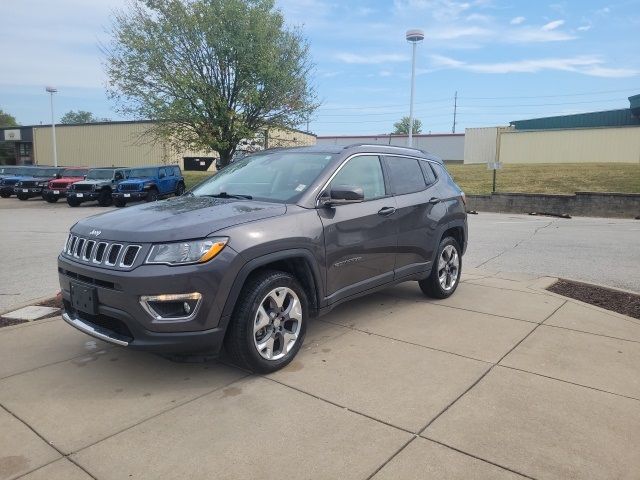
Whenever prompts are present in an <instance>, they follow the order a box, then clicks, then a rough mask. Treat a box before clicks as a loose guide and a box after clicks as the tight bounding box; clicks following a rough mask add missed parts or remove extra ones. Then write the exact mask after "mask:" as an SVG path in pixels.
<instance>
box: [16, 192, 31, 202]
mask: <svg viewBox="0 0 640 480" xmlns="http://www.w3.org/2000/svg"><path fill="white" fill-rule="evenodd" d="M16 196H17V197H18V200H22V201H23V202H24V201H26V200H29V197H28V196H27V195H25V194H24V193H18V194H17V195H16Z"/></svg>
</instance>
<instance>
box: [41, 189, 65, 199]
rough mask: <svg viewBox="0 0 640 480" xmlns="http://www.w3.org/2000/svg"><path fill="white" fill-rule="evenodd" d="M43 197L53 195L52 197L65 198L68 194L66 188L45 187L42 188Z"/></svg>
mask: <svg viewBox="0 0 640 480" xmlns="http://www.w3.org/2000/svg"><path fill="white" fill-rule="evenodd" d="M42 196H43V197H51V198H65V197H66V196H67V189H66V188H52V189H48V188H45V189H44V190H42Z"/></svg>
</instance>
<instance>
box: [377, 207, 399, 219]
mask: <svg viewBox="0 0 640 480" xmlns="http://www.w3.org/2000/svg"><path fill="white" fill-rule="evenodd" d="M395 212H396V209H395V207H382V208H381V209H380V210H378V215H382V216H383V217H387V216H389V215H393V214H394V213H395Z"/></svg>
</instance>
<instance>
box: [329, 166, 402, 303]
mask: <svg viewBox="0 0 640 480" xmlns="http://www.w3.org/2000/svg"><path fill="white" fill-rule="evenodd" d="M337 185H354V186H359V187H362V189H363V191H364V197H365V198H364V201H363V202H362V203H353V204H348V205H338V206H335V207H331V208H329V207H323V208H318V214H319V215H320V219H321V220H322V224H323V226H324V237H325V251H326V276H327V296H328V297H329V303H334V302H335V301H338V300H340V299H343V298H346V297H349V296H351V295H354V294H356V293H359V292H361V291H364V290H367V289H369V288H372V287H375V286H378V285H382V284H384V283H386V282H390V281H391V280H393V268H394V265H395V249H396V227H395V223H394V211H395V201H394V199H393V197H392V196H391V195H390V194H389V192H388V188H387V185H386V182H385V177H384V173H383V169H382V164H381V159H380V157H379V156H377V155H356V156H353V157H351V158H349V159H348V160H347V161H346V162H345V163H343V164H342V165H341V167H340V168H339V170H338V171H337V173H336V174H335V176H334V177H333V179H332V180H331V182H330V186H329V188H330V187H331V186H337Z"/></svg>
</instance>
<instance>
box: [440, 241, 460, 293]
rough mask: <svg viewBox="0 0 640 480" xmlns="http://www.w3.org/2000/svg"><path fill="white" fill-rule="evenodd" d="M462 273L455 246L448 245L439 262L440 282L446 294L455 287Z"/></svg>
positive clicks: (443, 250)
mask: <svg viewBox="0 0 640 480" xmlns="http://www.w3.org/2000/svg"><path fill="white" fill-rule="evenodd" d="M459 271H460V257H459V256H458V252H457V250H456V248H455V247H454V246H453V245H447V246H446V247H444V248H443V249H442V253H440V258H439V260H438V280H439V281H440V286H441V287H442V289H443V290H444V291H445V292H448V291H449V290H451V289H452V288H453V287H455V285H456V283H457V282H458V273H459Z"/></svg>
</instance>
